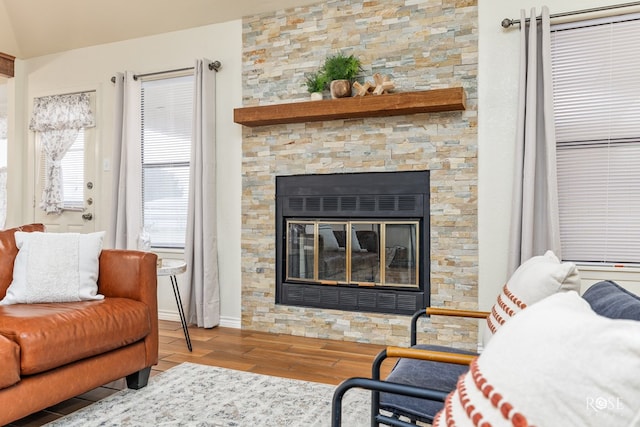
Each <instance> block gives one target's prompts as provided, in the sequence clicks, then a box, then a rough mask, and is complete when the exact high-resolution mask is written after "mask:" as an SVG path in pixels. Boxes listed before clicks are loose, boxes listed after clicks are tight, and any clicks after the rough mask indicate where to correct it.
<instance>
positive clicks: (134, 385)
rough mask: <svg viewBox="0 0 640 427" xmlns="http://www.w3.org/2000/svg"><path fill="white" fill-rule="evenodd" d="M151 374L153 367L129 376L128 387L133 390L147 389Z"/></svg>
mask: <svg viewBox="0 0 640 427" xmlns="http://www.w3.org/2000/svg"><path fill="white" fill-rule="evenodd" d="M150 374H151V366H149V367H148V368H144V369H141V370H139V371H138V372H134V373H133V374H131V375H127V387H128V388H130V389H133V390H139V389H141V388H142V387H146V385H147V383H148V382H149V375H150Z"/></svg>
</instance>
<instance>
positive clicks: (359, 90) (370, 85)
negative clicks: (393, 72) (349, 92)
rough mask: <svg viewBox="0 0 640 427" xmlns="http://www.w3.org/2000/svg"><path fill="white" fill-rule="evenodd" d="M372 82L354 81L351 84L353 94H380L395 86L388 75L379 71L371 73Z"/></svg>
mask: <svg viewBox="0 0 640 427" xmlns="http://www.w3.org/2000/svg"><path fill="white" fill-rule="evenodd" d="M373 80H374V82H375V83H374V82H365V83H364V84H360V83H358V82H355V83H354V84H353V88H354V89H355V94H354V96H365V95H382V94H383V93H386V92H387V91H389V90H391V89H393V88H395V87H396V86H395V84H394V83H393V81H392V80H391V77H389V76H388V75H386V76H383V75H382V74H380V73H375V74H374V75H373Z"/></svg>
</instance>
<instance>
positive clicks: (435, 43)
mask: <svg viewBox="0 0 640 427" xmlns="http://www.w3.org/2000/svg"><path fill="white" fill-rule="evenodd" d="M477 22H478V19H477V6H476V2H475V0H416V1H406V0H388V1H384V2H382V1H370V0H349V1H347V0H330V1H327V2H322V3H318V4H316V5H312V6H307V7H296V8H294V9H287V10H282V11H278V12H275V13H269V14H262V15H256V16H251V17H247V18H245V19H244V20H243V44H244V48H243V82H244V83H243V84H244V88H243V107H248V106H257V105H278V104H283V103H291V102H304V101H307V100H308V93H306V91H305V90H306V89H305V86H304V80H305V75H306V74H307V73H310V72H311V71H314V70H315V69H316V68H317V67H318V66H319V65H320V64H321V63H322V62H323V61H324V58H325V57H326V56H328V55H330V54H333V53H335V52H336V51H338V50H340V51H343V52H345V53H346V54H352V53H353V54H355V55H356V56H358V57H359V59H360V60H361V61H362V63H363V66H364V69H365V70H364V72H363V78H364V79H371V76H372V75H373V73H376V72H379V73H381V74H384V75H386V74H388V75H391V76H392V78H393V80H394V82H395V84H396V92H398V93H401V92H409V91H419V90H428V89H436V88H451V87H462V88H463V89H464V91H465V93H466V99H467V107H466V110H464V111H454V112H438V113H431V114H415V115H400V116H394V117H366V118H354V119H338V120H327V121H320V122H308V123H293V124H275V125H267V126H257V127H251V128H250V127H243V143H242V159H243V160H242V173H243V180H242V242H241V248H242V265H241V268H242V327H243V328H244V329H248V330H262V331H269V332H273V333H283V334H290V335H301V336H309V337H322V338H330V339H336V340H350V341H361V342H371V343H377V344H386V345H406V344H407V343H408V336H407V333H408V325H409V318H410V316H407V315H406V314H405V313H404V312H403V313H398V312H395V313H392V312H390V311H384V310H379V311H373V310H360V311H353V310H350V309H346V308H345V307H342V308H341V307H339V306H335V305H331V304H326V305H325V307H324V308H322V307H317V306H313V304H307V303H304V304H303V303H298V301H294V302H291V301H289V302H288V303H286V304H285V303H283V298H284V296H283V294H282V293H281V289H279V288H278V286H277V282H278V278H279V277H280V278H281V279H282V282H291V283H294V284H295V285H296V286H297V285H307V284H308V285H309V286H311V287H312V288H313V289H316V290H317V289H319V288H321V285H325V284H324V283H320V284H318V283H306V280H311V281H313V282H316V281H318V280H319V279H320V280H319V281H320V282H324V281H328V282H331V283H328V284H326V286H325V287H326V288H331V289H344V290H349V291H351V290H356V291H358V290H361V289H362V288H365V287H367V288H374V289H379V290H384V291H386V290H387V289H389V288H397V290H400V291H403V292H409V291H411V292H415V293H419V292H424V295H423V297H422V298H424V299H423V300H420V302H429V303H430V304H431V305H434V306H445V307H452V308H462V309H465V308H466V309H473V308H477V298H478V296H477V291H478V290H477V281H478V249H477V248H478V246H477V244H478V242H477V227H478V224H477V111H476V105H477V83H476V71H477V53H478V49H477ZM382 96H384V95H382ZM323 102H324V101H323ZM424 171H429V172H428V174H429V185H428V191H427V192H426V193H427V194H428V195H427V196H425V197H426V198H427V199H426V200H425V201H426V202H427V203H426V206H428V213H429V217H428V220H427V219H425V220H424V222H425V224H424V225H425V227H424V228H423V229H422V231H419V232H417V233H416V235H417V236H418V237H417V238H416V241H420V243H416V245H417V248H418V254H419V255H417V256H416V257H418V258H420V260H419V261H418V262H417V264H418V265H419V264H420V263H422V268H421V269H419V270H418V271H417V273H416V275H417V276H416V277H423V280H422V282H421V283H419V284H418V285H417V287H405V286H395V285H397V284H398V283H391V284H392V285H394V286H387V285H388V284H389V283H388V282H387V281H385V282H384V285H381V284H380V283H382V281H381V277H380V276H379V274H380V267H379V268H378V270H377V271H376V270H375V269H374V270H373V271H372V272H369V273H362V271H363V270H357V271H355V272H354V271H353V270H352V271H351V272H350V273H349V274H350V277H346V274H347V273H345V272H343V270H342V269H338V273H337V274H343V275H342V276H336V275H335V274H336V273H333V274H334V275H333V276H328V275H321V274H320V270H319V268H318V267H317V265H318V264H315V263H316V262H319V259H318V261H316V258H315V257H316V256H317V257H318V258H319V257H320V254H319V253H318V248H319V247H320V246H319V240H320V237H319V236H320V235H321V233H320V228H321V227H322V229H323V233H324V232H326V229H328V228H330V229H331V231H332V232H333V231H334V230H335V231H338V233H337V234H338V235H340V234H342V235H343V236H344V237H343V240H344V241H345V242H344V243H343V246H342V247H344V248H345V249H342V250H344V251H345V252H346V251H347V250H350V251H353V245H354V241H353V237H351V239H352V241H351V248H347V243H346V240H347V239H348V238H349V237H348V236H352V234H351V229H355V231H356V236H357V234H358V233H357V232H358V231H361V232H362V231H372V230H373V231H375V230H380V229H381V227H382V224H379V223H378V222H377V221H378V220H379V218H376V217H373V216H367V215H364V216H358V215H355V214H353V213H350V214H349V216H348V219H346V220H344V219H340V220H337V219H336V218H335V217H334V216H333V215H325V214H323V215H318V216H317V217H316V218H315V219H310V218H309V217H307V216H306V214H305V215H302V216H296V215H292V217H291V218H290V219H293V222H290V225H291V227H290V229H289V231H290V232H292V230H298V231H297V232H299V233H300V234H299V235H298V237H302V238H303V239H306V240H305V241H306V243H304V242H303V243H302V244H299V242H298V243H297V244H298V245H299V246H298V247H297V250H298V252H297V253H295V254H292V259H297V264H295V265H293V264H291V265H290V266H289V267H291V269H290V270H288V274H289V277H290V278H293V279H295V280H292V281H291V280H285V279H283V277H285V276H283V269H285V268H287V266H286V262H285V261H280V262H278V261H277V254H278V251H279V250H282V246H281V247H280V249H278V247H279V245H284V243H283V242H282V241H281V240H280V239H281V238H282V237H280V238H278V237H277V236H278V233H280V236H282V233H283V230H277V229H276V228H277V224H280V226H281V227H283V228H286V225H285V224H286V223H285V222H283V221H284V220H280V221H279V220H277V219H276V218H277V215H278V210H279V209H280V208H279V207H278V203H277V197H276V193H277V191H276V190H277V188H276V187H277V184H278V183H279V182H280V179H281V178H280V177H288V176H304V175H309V176H327V175H329V176H331V175H334V176H339V175H341V174H362V173H384V174H387V173H389V174H391V175H393V174H394V173H396V172H424ZM391 175H389V176H391ZM328 202H329V204H331V203H333V201H332V200H328ZM311 203H312V204H311V205H310V206H311V207H313V202H311ZM322 203H324V202H321V205H320V206H322ZM394 203H399V201H394ZM396 219H397V220H399V221H405V222H404V223H402V224H400V226H401V227H408V228H407V230H410V226H409V225H407V222H411V221H414V219H413V216H410V215H407V216H403V217H402V218H396ZM295 220H300V221H299V223H296V222H295ZM307 220H308V221H307ZM305 221H307V222H305ZM348 221H351V222H348ZM380 221H382V220H380ZM384 221H387V222H386V223H385V224H384V225H385V227H388V225H389V223H390V222H392V220H391V219H386V220H384ZM363 223H364V225H363ZM413 223H415V222H413ZM392 228H393V227H392ZM316 230H317V231H316ZM405 231H406V230H405ZM340 232H342V233H340ZM424 233H426V234H424ZM284 234H285V235H286V232H285V233H284ZM333 234H334V236H335V234H336V233H333ZM360 234H361V235H366V234H369V235H372V233H360ZM410 234H411V232H410V231H409V232H406V233H404V235H405V236H408V235H410ZM373 235H374V236H376V239H377V241H378V247H385V246H400V247H407V248H408V247H410V246H411V243H410V239H408V238H406V237H404V242H402V243H397V242H396V243H393V245H386V244H384V245H381V244H380V243H379V242H380V240H379V239H380V238H381V237H380V235H381V234H380V232H378V234H377V235H376V234H375V233H373ZM329 237H330V236H329ZM310 238H314V239H315V240H316V242H317V243H315V242H313V243H311V242H312V241H311V240H309V239H310ZM395 238H396V239H400V238H399V237H395ZM392 239H393V238H392ZM336 240H338V238H337V237H336ZM364 240H365V238H364V237H363V242H364ZM363 242H360V238H358V243H359V244H360V247H361V249H363V248H362V246H366V244H367V243H363ZM323 244H324V239H323ZM316 245H317V246H316ZM335 246H336V245H335V243H334V247H335ZM337 247H338V249H337V250H336V253H337V254H338V253H340V252H341V249H339V248H340V247H341V245H340V242H338V244H337ZM313 248H315V252H314V251H313V250H312V249H313ZM368 248H371V247H368ZM368 248H367V247H365V248H364V249H367V252H369V249H368ZM301 249H304V250H303V251H301ZM362 253H363V254H364V253H365V252H362ZM377 253H378V255H377V257H378V258H374V261H373V262H374V264H375V263H376V262H377V263H378V264H377V265H378V266H380V265H381V264H380V263H379V260H380V259H379V257H380V256H382V253H384V255H385V267H383V268H386V262H388V261H389V259H388V258H386V257H387V248H386V247H385V248H384V250H383V251H378V252H377ZM334 255H335V254H334ZM388 256H389V257H391V256H392V255H391V253H390V252H389V255H388ZM369 257H371V256H369ZM337 259H340V262H341V263H344V264H346V263H347V261H346V259H345V257H338V258H337ZM394 259H395V256H394ZM401 260H402V256H400V255H399V256H398V260H397V262H396V264H395V265H394V267H395V266H398V265H403V264H402V263H401ZM351 262H352V263H353V259H352V261H351ZM410 263H411V262H410V261H409V260H405V261H404V266H405V270H406V269H407V266H408V265H410ZM314 269H315V270H314ZM312 270H314V271H313V276H311V271H312ZM386 273H387V272H386V271H385V274H386ZM316 274H317V275H316ZM322 274H324V273H322ZM360 274H364V275H360ZM389 277H393V275H391V276H389ZM396 277H398V276H396ZM395 281H400V282H401V283H400V284H402V285H404V284H407V283H413V282H412V281H411V279H406V278H405V279H402V278H397V279H393V280H391V282H395ZM410 286H412V285H410ZM416 289H417V290H416ZM296 292H297V291H296ZM296 292H293V293H292V294H291V295H290V297H291V298H293V299H295V298H300V297H299V296H296V295H299V293H298V294H296ZM329 297H331V298H334V299H335V298H336V295H335V294H334V295H329ZM287 298H288V297H287ZM338 298H339V296H338ZM365 298H370V295H369V296H365ZM376 298H378V296H376ZM395 298H396V300H397V295H396V297H395ZM383 299H384V298H383ZM418 299H419V298H418ZM276 301H277V302H276ZM352 301H355V300H353V299H352ZM403 301H404V300H403ZM383 302H384V301H383ZM413 302H414V303H415V300H414V301H413ZM354 305H355V302H354ZM383 306H384V304H383ZM407 311H408V310H407ZM424 328H425V332H424V334H423V335H422V339H421V341H422V342H431V343H437V344H442V345H453V346H456V347H463V348H469V349H475V348H476V343H477V323H476V322H473V321H471V322H470V321H464V320H453V319H442V318H432V319H430V320H429V321H427V322H425V324H424Z"/></svg>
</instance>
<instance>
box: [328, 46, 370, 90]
mask: <svg viewBox="0 0 640 427" xmlns="http://www.w3.org/2000/svg"><path fill="white" fill-rule="evenodd" d="M360 71H362V67H361V64H360V60H359V59H358V58H356V57H355V56H353V55H349V56H346V55H345V54H343V53H338V54H336V55H333V56H329V57H328V58H327V59H326V60H325V62H324V66H323V67H322V72H323V73H324V75H325V77H326V81H327V82H330V86H329V89H330V90H331V97H332V98H344V97H347V96H351V84H352V83H353V81H354V80H355V78H356V76H357V75H358V73H360Z"/></svg>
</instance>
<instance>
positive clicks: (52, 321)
mask: <svg viewBox="0 0 640 427" xmlns="http://www.w3.org/2000/svg"><path fill="white" fill-rule="evenodd" d="M18 230H21V231H43V230H44V227H43V226H42V225H41V224H32V225H28V226H23V227H19V228H15V229H11V230H5V231H0V299H1V298H3V297H4V295H5V293H6V289H7V287H8V286H9V284H10V283H11V280H12V275H13V260H14V258H15V256H16V254H17V253H18V249H17V247H16V245H15V240H14V236H13V234H14V233H15V232H16V231H18ZM156 261H157V256H156V255H155V254H152V253H148V252H138V251H126V250H111V249H105V250H103V251H102V253H101V255H100V259H99V265H100V273H99V277H98V292H99V293H101V294H103V295H104V296H105V298H104V299H103V300H98V301H82V302H64V303H40V304H14V305H3V306H0V408H1V409H0V425H4V424H7V423H10V422H12V421H14V420H17V419H20V418H22V417H25V416H27V415H29V414H31V413H33V412H37V411H39V410H42V409H44V408H47V407H49V406H52V405H54V404H57V403H59V402H61V401H63V400H66V399H69V398H71V397H74V396H77V395H80V394H82V393H84V392H87V391H89V390H92V389H94V388H96V387H99V386H101V385H104V384H106V383H109V382H111V381H114V380H117V379H120V378H123V377H126V378H127V385H128V387H129V388H134V389H137V388H140V387H144V386H145V385H146V384H147V380H148V378H149V373H150V370H151V366H153V365H155V364H157V362H158V314H157V275H156Z"/></svg>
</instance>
